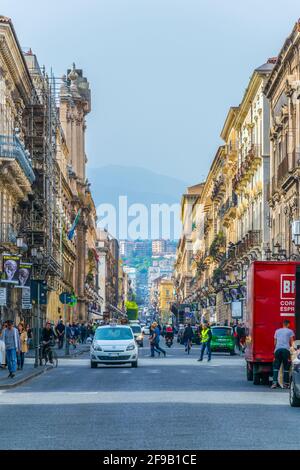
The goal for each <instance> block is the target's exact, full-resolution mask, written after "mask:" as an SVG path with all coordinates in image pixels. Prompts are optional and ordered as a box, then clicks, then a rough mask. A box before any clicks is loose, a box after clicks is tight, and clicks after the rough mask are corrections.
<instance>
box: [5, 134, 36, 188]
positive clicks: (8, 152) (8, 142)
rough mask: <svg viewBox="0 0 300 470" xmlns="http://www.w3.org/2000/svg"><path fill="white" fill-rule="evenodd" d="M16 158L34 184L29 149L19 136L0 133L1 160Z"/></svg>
mask: <svg viewBox="0 0 300 470" xmlns="http://www.w3.org/2000/svg"><path fill="white" fill-rule="evenodd" d="M2 159H3V160H8V161H10V160H15V161H17V162H18V164H19V166H20V167H21V168H22V170H23V172H24V174H25V176H26V178H27V179H28V180H29V182H30V184H32V183H33V182H34V180H35V176H34V172H33V169H32V166H31V163H30V161H29V159H28V154H27V151H26V150H25V147H24V146H23V144H22V143H21V141H20V140H19V138H18V137H17V136H11V135H0V160H2Z"/></svg>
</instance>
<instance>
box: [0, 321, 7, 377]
mask: <svg viewBox="0 0 300 470" xmlns="http://www.w3.org/2000/svg"><path fill="white" fill-rule="evenodd" d="M3 332H4V329H1V330H0V369H5V366H6V360H5V343H4V341H3V337H2V334H3Z"/></svg>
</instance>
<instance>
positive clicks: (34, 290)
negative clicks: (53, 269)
mask: <svg viewBox="0 0 300 470" xmlns="http://www.w3.org/2000/svg"><path fill="white" fill-rule="evenodd" d="M38 293H40V296H39V297H40V298H39V299H38ZM47 293H48V286H47V281H31V300H32V303H35V304H37V303H39V304H40V305H47V301H48V295H47Z"/></svg>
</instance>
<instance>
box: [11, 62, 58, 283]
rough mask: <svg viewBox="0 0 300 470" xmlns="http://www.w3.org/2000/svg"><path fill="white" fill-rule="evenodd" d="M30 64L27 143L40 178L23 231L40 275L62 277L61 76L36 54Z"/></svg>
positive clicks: (27, 212)
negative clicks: (43, 67)
mask: <svg viewBox="0 0 300 470" xmlns="http://www.w3.org/2000/svg"><path fill="white" fill-rule="evenodd" d="M32 58H33V59H34V60H32V61H31V63H30V65H31V67H30V66H29V72H30V75H31V77H32V81H33V85H34V86H33V90H32V100H31V104H30V106H29V107H28V109H27V110H26V111H27V113H26V116H27V129H28V133H27V135H26V136H25V145H26V148H27V149H28V150H29V152H30V155H31V159H32V166H33V169H34V172H35V176H36V180H35V183H34V185H33V195H32V197H31V199H30V203H29V204H28V206H27V210H25V211H24V217H23V219H22V223H21V227H20V233H21V234H22V236H25V237H26V239H27V243H28V245H29V247H30V248H31V249H34V255H35V256H37V261H38V262H37V263H36V264H37V270H36V277H39V278H41V279H47V278H49V277H50V278H60V277H61V275H62V260H61V255H60V239H61V218H60V214H59V213H58V212H59V211H58V207H59V204H58V203H59V199H60V198H61V185H60V174H59V173H60V172H59V166H58V165H57V162H56V153H57V135H58V132H60V131H61V128H60V122H59V115H58V107H57V96H58V95H57V91H58V83H57V82H58V80H57V79H56V78H55V77H54V75H53V74H52V72H51V73H50V75H48V74H46V73H45V71H44V70H43V71H41V70H40V68H39V66H38V63H37V62H36V59H35V57H34V56H32Z"/></svg>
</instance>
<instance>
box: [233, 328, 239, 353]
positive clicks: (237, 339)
mask: <svg viewBox="0 0 300 470" xmlns="http://www.w3.org/2000/svg"><path fill="white" fill-rule="evenodd" d="M238 328H239V324H238V323H236V324H235V325H234V326H233V327H232V329H233V337H234V342H235V347H236V349H237V350H238V351H239V352H241V345H240V338H239V334H238Z"/></svg>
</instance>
